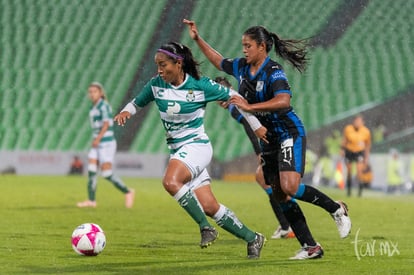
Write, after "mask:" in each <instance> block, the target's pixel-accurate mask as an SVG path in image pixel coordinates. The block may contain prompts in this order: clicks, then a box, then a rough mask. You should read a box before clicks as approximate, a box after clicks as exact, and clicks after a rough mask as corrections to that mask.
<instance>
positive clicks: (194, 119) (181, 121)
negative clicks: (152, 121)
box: [133, 74, 230, 150]
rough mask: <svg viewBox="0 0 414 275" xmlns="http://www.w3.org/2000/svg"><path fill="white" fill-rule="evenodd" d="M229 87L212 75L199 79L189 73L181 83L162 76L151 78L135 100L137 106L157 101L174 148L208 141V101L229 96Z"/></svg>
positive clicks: (171, 146) (172, 148) (169, 141)
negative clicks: (204, 119) (173, 82)
mask: <svg viewBox="0 0 414 275" xmlns="http://www.w3.org/2000/svg"><path fill="white" fill-rule="evenodd" d="M229 97H230V89H228V88H226V87H223V86H221V85H219V84H217V83H216V82H214V81H212V80H211V79H210V78H207V77H202V78H201V79H200V80H196V79H195V78H193V77H192V76H190V75H188V74H187V75H186V79H185V81H184V82H183V83H182V84H181V85H180V86H178V87H175V86H172V85H171V84H169V83H166V82H165V81H164V80H163V79H162V78H161V77H160V76H157V77H154V78H152V79H151V80H150V81H149V82H148V83H147V84H146V85H145V86H144V88H143V89H142V91H141V93H139V94H138V96H137V97H136V98H135V99H134V100H133V103H134V104H135V105H136V106H138V107H144V106H145V105H147V104H148V103H149V102H151V101H155V104H157V107H158V110H159V112H160V116H161V121H162V123H163V125H164V128H165V130H166V135H167V144H168V147H169V149H171V150H175V149H178V148H180V147H181V146H183V145H184V144H187V143H191V142H202V143H207V142H209V139H208V136H207V135H206V133H205V131H204V122H203V118H204V112H205V107H206V105H207V102H210V101H217V100H223V101H225V100H227V99H229Z"/></svg>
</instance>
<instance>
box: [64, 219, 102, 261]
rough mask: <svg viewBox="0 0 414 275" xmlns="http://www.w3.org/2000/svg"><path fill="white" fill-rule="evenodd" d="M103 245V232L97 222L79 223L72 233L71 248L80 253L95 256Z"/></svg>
mask: <svg viewBox="0 0 414 275" xmlns="http://www.w3.org/2000/svg"><path fill="white" fill-rule="evenodd" d="M105 245H106V237H105V233H104V231H103V230H102V228H101V227H100V226H99V225H97V224H94V223H84V224H81V225H79V226H78V227H76V229H75V230H74V231H73V233H72V247H73V250H75V252H76V253H78V254H80V255H85V256H96V255H98V254H99V253H101V252H102V251H103V250H104V248H105Z"/></svg>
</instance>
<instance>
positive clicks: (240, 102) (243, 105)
mask: <svg viewBox="0 0 414 275" xmlns="http://www.w3.org/2000/svg"><path fill="white" fill-rule="evenodd" d="M229 103H230V104H234V105H236V106H237V107H239V108H240V109H242V110H243V111H245V112H251V108H250V104H249V103H248V102H247V100H246V99H244V98H242V97H241V96H232V97H231V98H230V100H229Z"/></svg>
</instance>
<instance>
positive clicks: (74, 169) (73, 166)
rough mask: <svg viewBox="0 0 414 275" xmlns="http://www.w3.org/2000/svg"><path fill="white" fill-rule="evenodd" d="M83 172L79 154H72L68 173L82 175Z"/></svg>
mask: <svg viewBox="0 0 414 275" xmlns="http://www.w3.org/2000/svg"><path fill="white" fill-rule="evenodd" d="M82 174H83V161H82V160H81V159H80V158H79V156H74V157H73V160H72V162H71V163H70V168H69V175H82Z"/></svg>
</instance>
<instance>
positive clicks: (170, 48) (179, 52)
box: [158, 42, 200, 80]
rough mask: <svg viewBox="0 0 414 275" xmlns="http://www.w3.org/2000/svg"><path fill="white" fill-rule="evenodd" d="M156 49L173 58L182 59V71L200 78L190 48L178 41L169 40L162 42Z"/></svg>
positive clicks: (198, 64)
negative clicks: (165, 42)
mask: <svg viewBox="0 0 414 275" xmlns="http://www.w3.org/2000/svg"><path fill="white" fill-rule="evenodd" d="M158 51H160V52H163V53H165V54H166V55H167V56H168V57H169V58H171V59H174V60H180V59H181V60H183V71H184V73H187V74H189V75H191V76H192V77H194V78H195V79H197V80H198V79H200V71H199V69H198V68H199V66H200V63H198V62H197V61H196V60H195V59H194V57H193V53H192V52H191V49H190V48H188V47H187V46H185V45H183V44H181V43H178V42H169V43H167V44H164V45H162V46H161V47H160V49H158Z"/></svg>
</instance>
